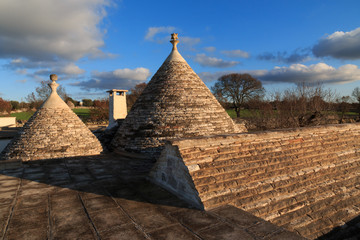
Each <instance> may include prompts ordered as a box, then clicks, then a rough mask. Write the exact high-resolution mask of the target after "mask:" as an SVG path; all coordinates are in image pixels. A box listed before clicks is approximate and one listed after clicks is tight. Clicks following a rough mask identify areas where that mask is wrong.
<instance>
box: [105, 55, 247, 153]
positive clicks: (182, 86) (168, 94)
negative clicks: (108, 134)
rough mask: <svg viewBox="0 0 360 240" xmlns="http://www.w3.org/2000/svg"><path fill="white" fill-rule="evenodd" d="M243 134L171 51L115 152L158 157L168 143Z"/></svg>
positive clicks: (118, 138) (135, 108)
mask: <svg viewBox="0 0 360 240" xmlns="http://www.w3.org/2000/svg"><path fill="white" fill-rule="evenodd" d="M235 132H243V129H238V128H237V126H236V124H234V122H233V121H232V120H231V118H230V117H229V115H228V114H227V113H226V112H225V110H224V109H223V108H222V107H221V105H220V104H219V102H218V101H217V100H216V98H215V97H214V96H213V94H212V93H211V92H210V90H209V89H208V88H207V87H206V85H205V84H204V83H203V82H202V81H201V79H200V78H199V77H198V76H197V75H196V73H195V72H194V71H193V70H192V69H191V67H190V66H189V65H188V64H187V62H186V61H185V60H184V59H183V58H182V56H181V55H180V53H179V52H178V51H177V50H176V48H175V49H173V50H172V52H171V53H170V55H169V57H168V58H167V59H166V60H165V62H164V63H163V64H162V66H161V67H160V68H159V70H158V71H157V72H156V73H155V75H154V76H153V77H152V79H151V80H150V82H149V83H148V85H147V87H146V88H145V90H144V91H143V93H142V94H141V96H140V97H139V98H138V99H137V101H136V102H135V104H134V106H133V107H132V109H131V111H130V112H129V114H128V116H127V117H126V119H125V121H124V123H123V124H122V125H121V127H120V128H119V130H118V131H117V134H116V135H115V137H114V139H113V141H112V144H113V146H114V147H115V148H118V149H125V150H128V151H139V152H145V153H149V154H151V155H157V154H158V153H159V152H160V150H161V148H162V147H163V145H164V143H165V140H166V139H174V138H184V137H197V136H209V135H216V134H223V133H235Z"/></svg>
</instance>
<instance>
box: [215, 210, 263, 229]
mask: <svg viewBox="0 0 360 240" xmlns="http://www.w3.org/2000/svg"><path fill="white" fill-rule="evenodd" d="M210 212H211V213H213V214H216V215H217V216H218V217H221V218H226V219H227V220H228V221H231V222H232V223H234V224H237V225H238V226H240V227H244V228H248V227H251V226H254V225H255V224H258V223H259V222H262V221H264V220H262V219H261V218H258V217H256V216H254V215H252V214H250V213H248V212H245V211H243V210H241V209H238V208H236V207H233V206H230V205H227V206H223V207H219V208H216V209H213V210H210Z"/></svg>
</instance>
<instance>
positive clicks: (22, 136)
mask: <svg viewBox="0 0 360 240" xmlns="http://www.w3.org/2000/svg"><path fill="white" fill-rule="evenodd" d="M51 80H52V81H53V82H52V83H50V84H49V86H50V87H51V89H52V93H51V94H50V96H49V97H48V99H47V100H46V101H45V102H44V104H43V105H42V106H41V107H40V108H39V109H38V110H37V111H36V112H35V113H34V114H33V116H32V117H31V118H30V119H29V120H28V121H27V122H26V123H25V125H24V126H23V127H22V128H21V129H20V130H19V132H18V133H17V134H16V136H15V137H14V138H13V139H12V140H11V141H10V142H9V144H8V145H7V146H6V147H5V149H4V150H3V151H2V153H1V155H0V159H1V161H0V163H2V162H9V161H10V162H11V161H14V162H17V161H20V162H21V161H23V162H24V161H30V160H40V159H54V158H64V157H73V156H88V155H97V154H100V153H101V152H102V151H103V148H102V146H101V144H100V142H99V141H98V139H97V138H96V137H95V135H94V134H92V132H91V131H90V130H89V129H88V128H87V126H86V125H85V124H84V123H83V122H82V121H81V119H80V118H79V117H78V116H77V115H76V114H75V113H74V112H73V111H72V110H71V109H70V108H69V107H68V106H67V104H66V103H65V102H64V101H63V100H62V99H61V98H60V96H59V95H58V94H57V92H56V88H57V87H58V86H59V85H58V84H57V83H56V82H55V81H56V80H57V77H56V75H55V76H53V75H51Z"/></svg>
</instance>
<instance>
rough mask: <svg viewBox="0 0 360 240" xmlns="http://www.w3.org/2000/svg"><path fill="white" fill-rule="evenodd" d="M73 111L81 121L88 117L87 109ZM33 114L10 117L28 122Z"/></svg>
mask: <svg viewBox="0 0 360 240" xmlns="http://www.w3.org/2000/svg"><path fill="white" fill-rule="evenodd" d="M73 111H74V113H75V114H76V115H78V116H79V118H81V120H83V121H86V120H87V119H88V118H89V117H90V109H89V108H74V109H73ZM33 114H34V112H33V111H27V112H18V113H11V114H10V117H16V120H29V118H30V117H31V116H32V115H33ZM4 117H5V116H4Z"/></svg>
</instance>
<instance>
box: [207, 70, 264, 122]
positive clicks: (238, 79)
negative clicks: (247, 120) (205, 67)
mask: <svg viewBox="0 0 360 240" xmlns="http://www.w3.org/2000/svg"><path fill="white" fill-rule="evenodd" d="M211 90H212V92H213V94H214V95H215V96H216V97H217V98H218V99H219V100H226V101H228V102H230V103H231V104H232V106H233V108H234V109H235V112H236V116H237V117H240V110H241V108H242V107H243V106H244V103H245V102H246V101H249V100H251V99H254V98H259V97H261V96H262V95H263V93H264V91H265V90H264V88H263V87H262V84H261V82H260V81H259V80H257V79H256V78H254V77H252V76H251V75H250V74H247V73H244V74H240V73H232V74H227V75H224V76H222V77H220V78H219V79H218V80H217V82H216V83H215V85H214V86H213V87H212V88H211Z"/></svg>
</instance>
